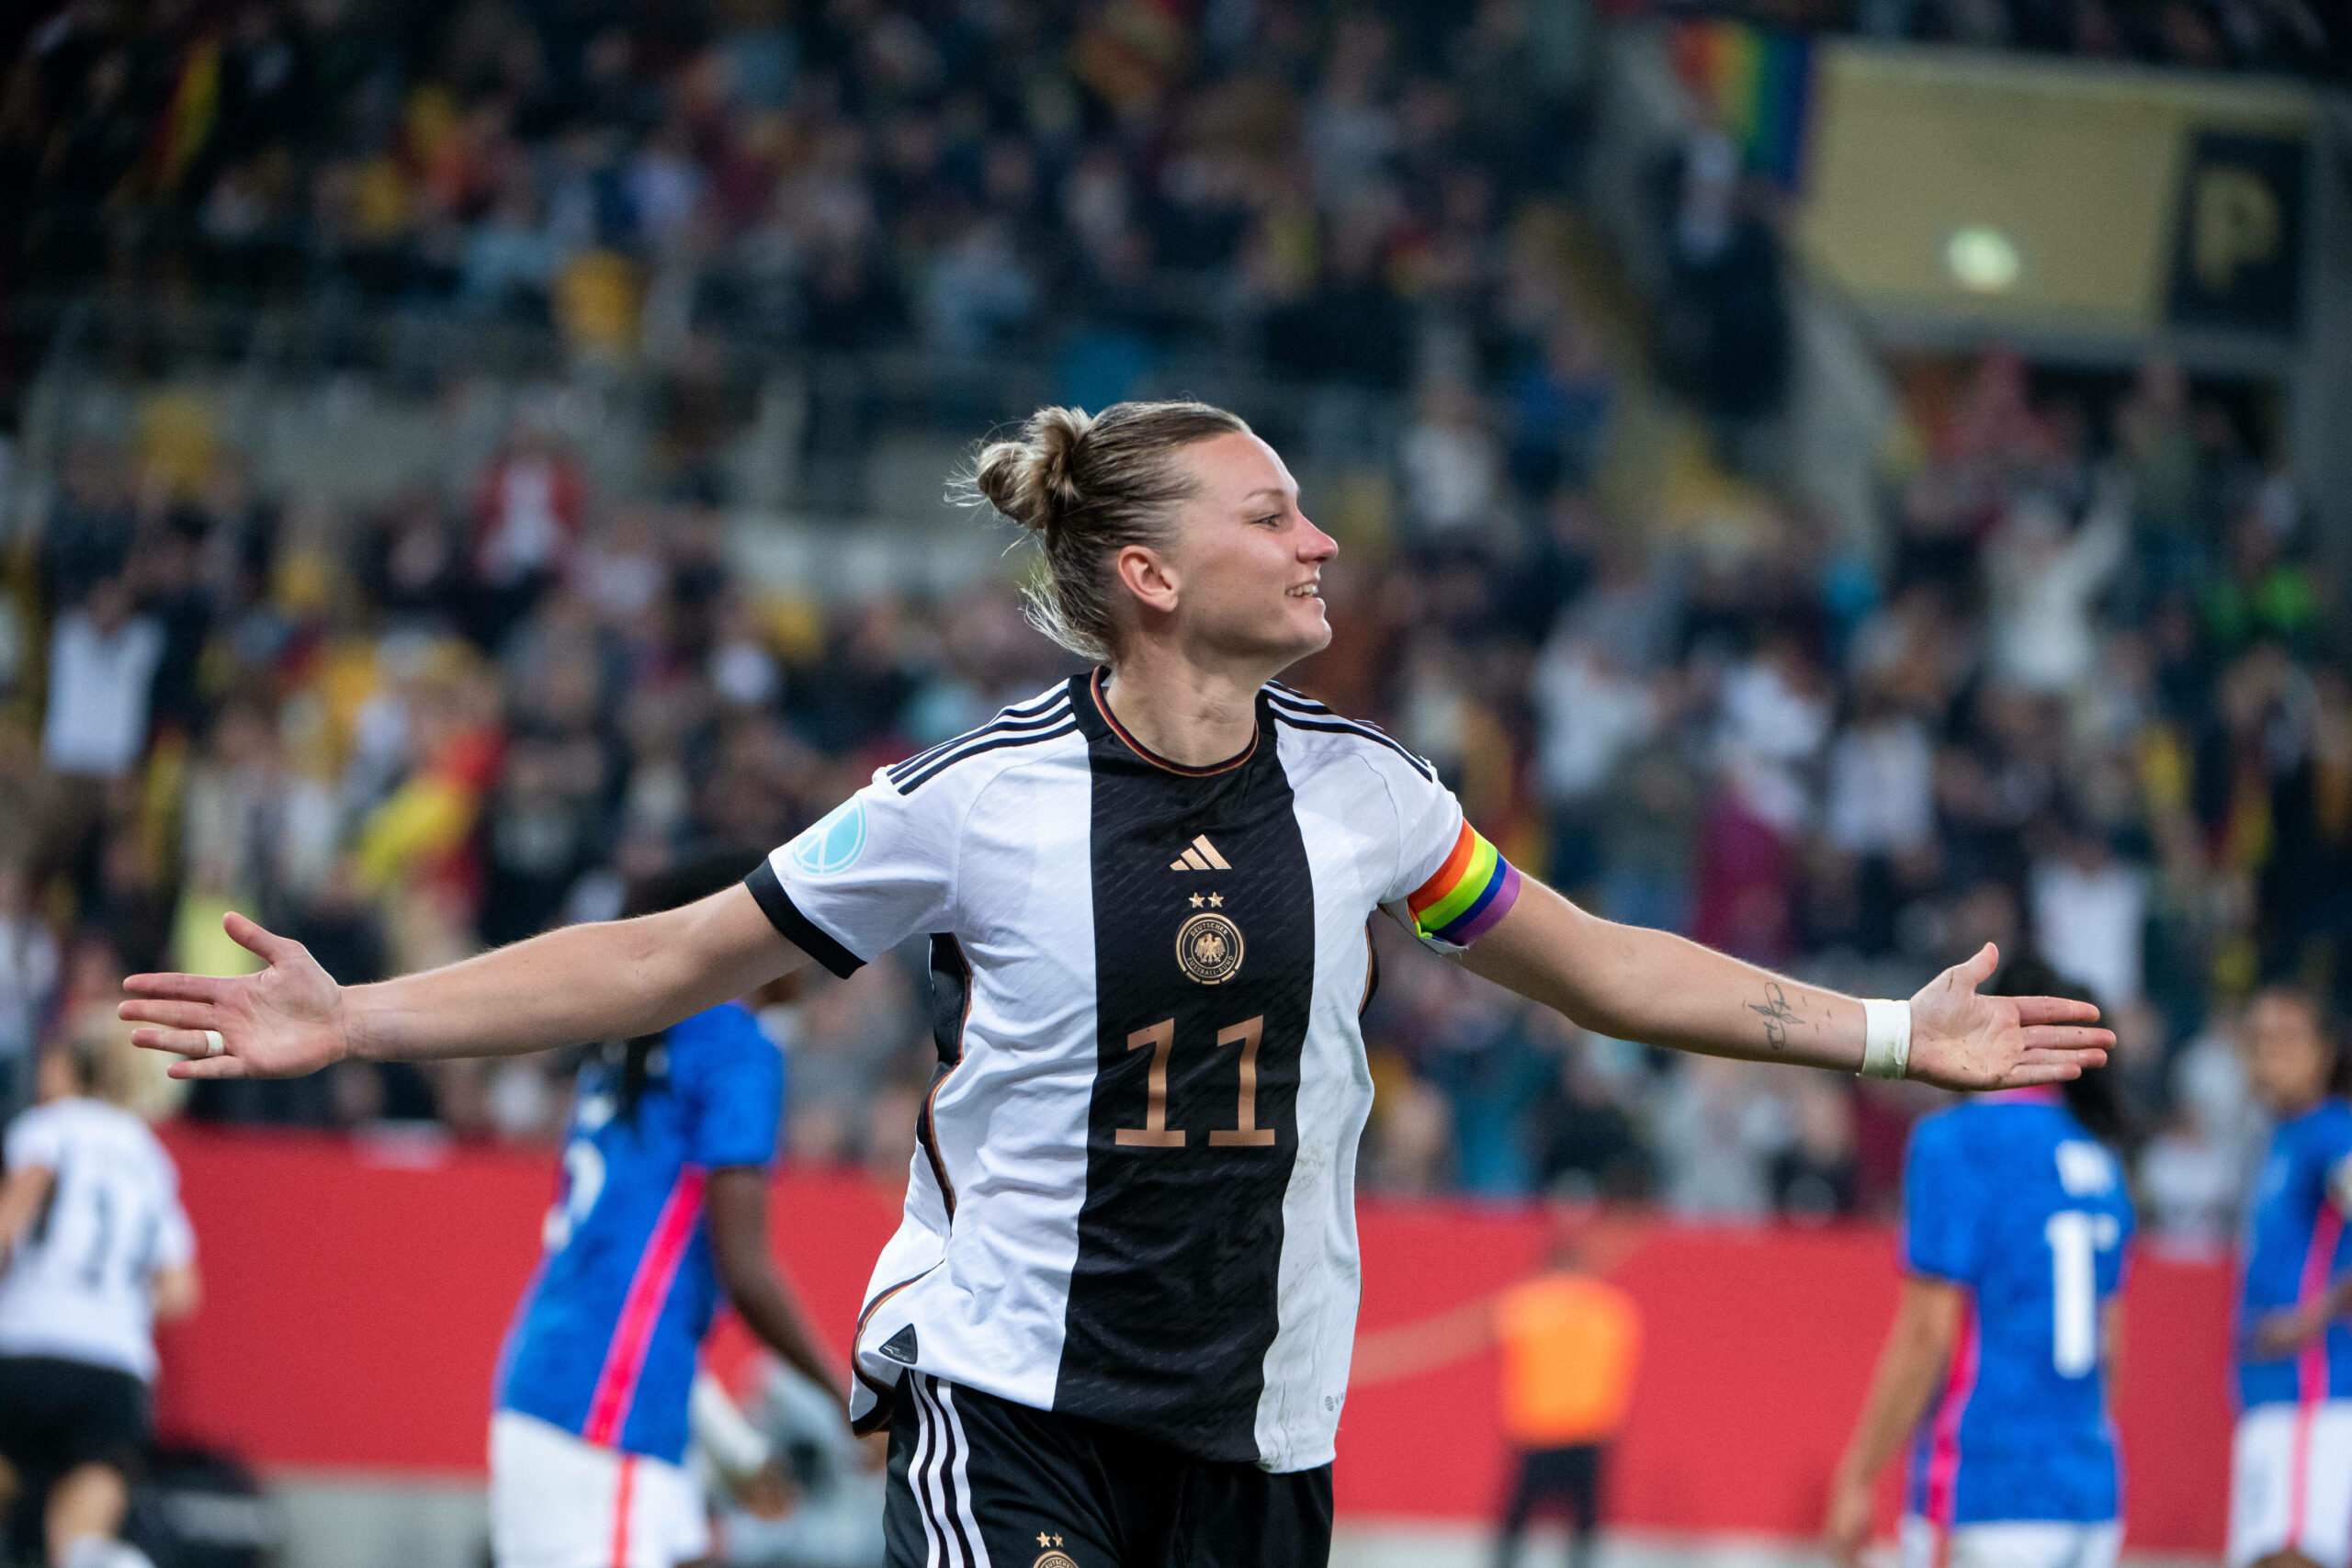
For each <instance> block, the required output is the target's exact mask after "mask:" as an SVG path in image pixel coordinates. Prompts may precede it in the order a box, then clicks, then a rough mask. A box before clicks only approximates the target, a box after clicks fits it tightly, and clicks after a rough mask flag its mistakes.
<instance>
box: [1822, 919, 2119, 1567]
mask: <svg viewBox="0 0 2352 1568" xmlns="http://www.w3.org/2000/svg"><path fill="white" fill-rule="evenodd" d="M1997 984H1998V987H1999V988H2000V989H2002V990H2005V991H2007V993H2008V994H2011V995H2015V994H2018V992H2019V991H2020V990H2024V991H2047V992H2050V993H2052V994H2060V995H2063V994H2065V990H2066V987H2064V983H2063V982H2061V981H2060V980H2059V979H2058V977H2057V976H2055V975H2054V974H2052V972H2051V971H2050V970H2049V969H2048V967H2047V966H2046V965H2044V964H2041V963H2040V962H2039V961H2038V960H2033V959H2021V960H2019V961H2018V963H2016V964H2012V965H2010V967H2009V969H2008V971H2007V972H2006V973H2005V974H2004V975H2003V976H2001V979H2000V981H1999V982H1998V983H1997ZM2112 1096H2113V1089H2112V1087H2111V1084H2110V1081H2109V1075H2108V1070H2107V1069H2104V1068H2101V1069H2098V1070H2095V1071H2092V1072H2086V1073H2085V1074H2084V1075H2083V1076H2082V1077H2079V1078H2077V1079H2075V1080H2074V1081H2072V1082H2070V1083H2068V1084H2066V1085H2065V1086H2064V1090H2063V1092H2062V1090H2061V1089H2056V1088H2044V1089H2012V1090H2008V1091H2006V1092H2003V1093H1996V1094H1985V1095H1978V1096H1976V1097H1974V1098H1973V1099H1971V1100H1966V1101H1964V1102H1962V1104H1960V1105H1957V1106H1954V1107H1952V1108H1951V1109H1950V1110H1947V1111H1939V1112H1938V1113H1936V1114H1935V1115H1932V1116H1928V1117H1927V1118H1925V1119H1924V1120H1922V1121H1921V1122H1919V1124H1918V1125H1917V1127H1916V1128H1914V1129H1913V1130H1912V1134H1911V1149H1910V1156H1909V1160H1908V1164H1907V1167H1906V1168H1905V1173H1904V1208H1905V1213H1904V1235H1903V1262H1904V1269H1905V1280H1904V1287H1903V1298H1902V1305H1901V1307H1900V1309H1899V1311H1898V1313H1897V1314H1896V1318H1895V1322H1894V1328H1893V1329H1892V1330H1891V1331H1890V1332H1889V1334H1888V1337H1887V1344H1886V1348H1885V1351H1884V1353H1883V1356H1882V1358H1881V1359H1880V1363H1879V1370H1878V1374H1877V1377H1876V1379H1875V1380H1874V1382H1873V1383H1872V1385H1871V1393H1870V1398H1869V1402H1868V1404H1866V1405H1865V1407H1864V1409H1863V1412H1862V1416H1861V1419H1860V1422H1859V1423H1858V1424H1857V1427H1856V1430H1855V1432H1854V1437H1853V1440H1852V1442H1851V1443H1850V1444H1849V1447H1848V1450H1847V1452H1846V1456H1845V1460H1844V1461H1843V1462H1842V1463H1841V1464H1840V1466H1839V1467H1838V1478H1837V1481H1836V1483H1835V1485H1834V1486H1833V1489H1832V1493H1831V1504H1830V1515H1829V1525H1828V1529H1827V1532H1826V1533H1827V1536H1828V1544H1829V1546H1830V1548H1831V1550H1832V1551H1834V1552H1835V1553H1836V1554H1837V1555H1838V1557H1839V1558H1841V1559H1842V1560H1844V1561H1846V1562H1852V1561H1853V1560H1854V1558H1855V1556H1856V1554H1857V1552H1858V1551H1859V1550H1860V1546H1861V1543H1862V1540H1863V1539H1864V1537H1865V1536H1866V1535H1867V1533H1868V1531H1869V1528H1870V1514H1871V1483H1872V1482H1873V1481H1874V1480H1875V1479H1876V1477H1877V1475H1878V1472H1880V1470H1881V1469H1882V1468H1883V1466H1884V1465H1885V1464H1886V1462H1887V1461H1889V1460H1891V1459H1893V1458H1894V1454H1895V1453H1896V1451H1897V1450H1899V1449H1900V1448H1902V1447H1903V1445H1904V1443H1905V1438H1906V1434H1907V1435H1908V1438H1909V1441H1910V1447H1911V1462H1910V1467H1909V1474H1908V1476H1907V1478H1906V1482H1907V1483H1906V1486H1905V1494H1904V1510H1903V1513H1904V1517H1903V1522H1902V1534H1901V1542H1902V1558H1903V1562H1904V1564H1905V1568H2111V1564H2113V1562H2115V1559H2116V1554H2117V1551H2118V1550H2119V1548H2120V1544H2121V1534H2122V1532H2121V1528H2120V1522H2119V1520H2118V1517H2117V1515H2118V1511H2119V1510H2118V1495H2119V1492H2120V1477H2119V1474H2118V1468H2119V1467H2118V1462H2117V1455H2116V1444H2115V1431H2114V1427H2113V1424H2112V1423H2111V1422H2110V1420H2109V1416H2108V1404H2107V1395H2108V1390H2107V1374H2108V1368H2109V1362H2110V1359H2111V1357H2112V1355H2113V1349H2114V1343H2115V1323H2116V1316H2117V1304H2118V1303H2117V1293H2118V1292H2119V1291H2120V1289H2121V1287H2122V1283H2123V1248H2124V1243H2125V1242H2126V1240H2127V1239H2128V1238H2129V1237H2130V1236H2131V1200H2130V1198H2129V1197H2128V1196H2126V1194H2125V1191H2124V1186H2123V1176H2122V1171H2121V1169H2120V1166H2119V1165H2118V1162H2117V1160H2116V1158H2115V1156H2114V1155H2113V1154H2112V1153H2110V1152H2109V1149H2108V1147H2107V1146H2106V1145H2103V1144H2102V1143H2101V1142H2100V1141H2099V1138H2098V1136H2095V1135H2094V1129H2096V1130H2097V1131H2098V1133H2101V1134H2109V1135H2111V1134H2113V1133H2114V1131H2115V1129H2116V1118H2115V1114H2114V1101H2113V1098H2112Z"/></svg>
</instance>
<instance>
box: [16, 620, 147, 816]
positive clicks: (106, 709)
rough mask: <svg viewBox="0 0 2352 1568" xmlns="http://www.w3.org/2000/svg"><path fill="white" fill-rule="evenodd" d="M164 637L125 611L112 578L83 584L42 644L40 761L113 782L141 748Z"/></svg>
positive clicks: (134, 760) (143, 746)
mask: <svg viewBox="0 0 2352 1568" xmlns="http://www.w3.org/2000/svg"><path fill="white" fill-rule="evenodd" d="M163 657H164V630H163V628H162V627H161V626H157V625H156V624H155V623H154V621H153V620H152V619H150V618H149V617H147V616H145V615H136V614H134V613H133V612H132V607H131V594H130V584H129V583H127V582H126V581H123V579H121V578H119V577H108V578H101V579H99V580H98V581H96V582H94V583H92V584H90V586H89V589H88V592H87V593H86V594H85V597H84V599H83V602H82V603H81V604H78V605H76V606H74V608H72V609H70V610H67V611H66V612H65V613H64V614H62V615H59V616H58V618H57V629H56V631H54V632H53V633H51V636H50V639H49V701H48V705H47V712H48V717H47V720H46V722H45V723H44V725H43V727H42V729H41V738H40V740H41V744H40V750H41V759H42V761H46V762H47V763H48V764H49V766H50V767H51V768H52V769H53V770H55V771H56V772H58V773H79V774H85V775H88V776H90V777H94V778H100V779H114V778H120V777H121V776H122V775H123V774H125V773H129V772H130V770H131V767H132V765H133V764H135V763H136V762H137V761H139V757H140V753H141V750H143V749H144V748H145V746H146V744H147V705H148V698H149V695H150V694H151V693H152V692H153V687H154V681H155V670H156V666H157V665H158V664H159V663H160V662H161V661H162V660H163Z"/></svg>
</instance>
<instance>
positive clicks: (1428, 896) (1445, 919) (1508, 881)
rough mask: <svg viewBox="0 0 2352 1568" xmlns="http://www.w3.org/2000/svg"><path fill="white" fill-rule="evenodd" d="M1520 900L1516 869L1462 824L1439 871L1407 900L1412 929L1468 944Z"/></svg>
mask: <svg viewBox="0 0 2352 1568" xmlns="http://www.w3.org/2000/svg"><path fill="white" fill-rule="evenodd" d="M1518 901H1519V870H1518V868H1517V867H1515V866H1513V865H1512V864H1511V863H1510V862H1509V861H1507V860H1505V859H1503V857H1502V855H1501V853H1500V852H1498V851H1497V850H1496V848H1495V846H1494V845H1492V844H1490V843H1488V842H1487V840H1486V839H1485V837H1484V836H1483V835H1481V834H1480V833H1479V832H1478V831H1477V829H1475V828H1473V827H1471V826H1470V824H1469V823H1467V822H1464V824H1463V825H1462V836H1461V837H1460V838H1458V839H1456V840H1453V853H1452V854H1450V855H1448V856H1446V857H1445V863H1444V864H1443V865H1442V866H1439V867H1438V868H1437V874H1436V875H1435V876H1432V877H1430V879H1429V880H1428V881H1427V882H1424V883H1422V884H1421V886H1419V888H1418V889H1416V890H1415V891H1414V893H1413V894H1412V895H1411V896H1410V897H1408V898H1407V899H1406V900H1405V908H1407V909H1408V910H1410V911H1411V913H1412V916H1413V930H1414V931H1418V932H1419V934H1420V935H1421V936H1422V937H1423V938H1425V939H1426V940H1428V941H1430V942H1439V943H1442V944H1443V945H1444V946H1447V947H1467V946H1469V945H1470V944H1471V943H1472V942H1476V941H1477V940H1478V939H1479V938H1480V937H1482V936H1484V935H1486V934H1487V932H1488V931H1492V930H1494V928H1495V922H1496V921H1498V920H1499V919H1502V918H1503V916H1504V914H1505V913H1507V912H1508V911H1509V910H1510V907H1511V906H1512V905H1513V904H1515V903H1517V902H1518Z"/></svg>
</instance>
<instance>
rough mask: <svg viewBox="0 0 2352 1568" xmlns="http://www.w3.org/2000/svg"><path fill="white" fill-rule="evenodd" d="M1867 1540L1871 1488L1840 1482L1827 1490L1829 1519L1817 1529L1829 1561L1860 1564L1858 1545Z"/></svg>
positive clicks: (1869, 1523)
mask: <svg viewBox="0 0 2352 1568" xmlns="http://www.w3.org/2000/svg"><path fill="white" fill-rule="evenodd" d="M1870 1538H1871V1489H1870V1488H1869V1487H1868V1486H1860V1485H1856V1484H1854V1483H1852V1482H1849V1481H1846V1480H1843V1479H1840V1480H1838V1481H1837V1482H1835V1483H1832V1484H1831V1486H1830V1488H1829V1517H1828V1519H1827V1521H1826V1523H1824V1524H1823V1525H1822V1527H1821V1544H1822V1547H1823V1548H1824V1550H1826V1551H1827V1552H1828V1553H1829V1555H1830V1556H1831V1558H1833V1559H1834V1560H1836V1561H1837V1562H1842V1563H1845V1564H1847V1568H1852V1565H1853V1564H1855V1563H1857V1562H1860V1561H1861V1558H1862V1545H1863V1543H1864V1542H1865V1541H1867V1540H1870Z"/></svg>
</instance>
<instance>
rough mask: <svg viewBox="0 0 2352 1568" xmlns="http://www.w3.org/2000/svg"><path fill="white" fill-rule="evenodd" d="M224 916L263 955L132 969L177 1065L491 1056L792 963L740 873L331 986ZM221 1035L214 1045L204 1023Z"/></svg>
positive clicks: (650, 1011)
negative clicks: (392, 975) (170, 969)
mask: <svg viewBox="0 0 2352 1568" xmlns="http://www.w3.org/2000/svg"><path fill="white" fill-rule="evenodd" d="M226 924H227V929H228V932H229V934H230V936H232V937H233V938H234V939H235V940H236V941H237V942H238V943H239V945H241V946H243V947H245V948H247V949H249V950H251V951H252V952H253V953H255V954H257V955H258V956H260V957H261V958H262V959H263V960H264V962H265V963H266V965H267V967H266V968H263V969H261V970H259V971H257V972H256V973H254V974H251V975H242V976H237V977H235V978H233V979H213V978H209V977H208V976H201V975H133V976H130V979H128V980H126V981H124V982H123V989H124V990H125V991H128V992H129V993H130V997H131V999H130V1001H127V1002H124V1003H123V1004H122V1006H121V1009H120V1012H121V1014H122V1016H123V1017H124V1018H126V1019H128V1020H130V1021H132V1022H134V1023H139V1024H143V1025H147V1026H148V1027H145V1028H141V1029H138V1030H134V1031H133V1032H132V1033H131V1039H132V1040H133V1041H135V1042H136V1043H139V1044H141V1045H144V1046H146V1047H148V1048H149V1049H151V1050H156V1051H170V1052H173V1053H175V1054H176V1055H182V1056H187V1057H190V1058H192V1059H191V1060H189V1061H185V1062H175V1063H173V1064H172V1076H173V1077H180V1078H242V1077H294V1076H296V1075H299V1074H302V1073H311V1072H316V1071H317V1070H318V1069H319V1068H321V1067H323V1066H329V1065H330V1064H332V1063H334V1062H339V1061H343V1060H345V1058H356V1059H358V1060H362V1061H419V1060H424V1059H427V1058H431V1057H437V1056H500V1055H515V1054H518V1053H521V1052H525V1051H543V1050H547V1049H548V1048H549V1047H552V1046H557V1045H570V1044H574V1043H579V1042H581V1041H586V1040H605V1039H611V1038H613V1037H615V1036H631V1035H638V1034H650V1033H652V1032H654V1031H656V1030H660V1029H666V1028H668V1027H669V1026H670V1025H671V1024H673V1023H675V1022H677V1021H679V1020H680V1019H682V1018H684V1017H686V1016H687V1015H688V1014H690V1013H695V1012H699V1011H701V1010H703V1009H705V1008H710V1007H716V1006H718V1004H719V1003H720V1002H723V1001H726V1000H728V999H729V998H732V997H740V996H741V995H743V994H744V993H745V992H747V991H751V990H754V989H757V988H758V987H760V986H762V985H763V984H765V983H766V982H768V981H770V980H773V979H775V977H776V976H779V975H782V974H785V973H786V972H787V971H789V970H792V969H795V968H797V967H798V966H799V965H800V964H802V963H804V962H805V961H806V959H805V955H804V954H803V953H801V952H800V950H799V949H798V948H797V947H795V946H793V945H792V944H791V943H790V942H786V941H785V939H784V938H783V937H782V936H780V935H778V934H777V932H776V929H775V926H774V925H772V924H770V923H769V920H768V918H767V916H766V915H765V914H763V913H762V912H761V909H760V906H759V904H758V902H757V901H756V900H755V899H753V898H752V895H751V892H750V890H749V889H747V888H743V887H729V888H728V889H726V890H725V891H724V892H719V893H714V894H712V895H711V896H710V897H707V898H705V899H702V900H700V901H699V902H697V903H693V904H688V905H686V906H685V907H684V908H677V909H670V910H665V911H664V912H662V913H661V914H658V915H646V916H643V917H641V918H639V919H633V920H611V921H602V922H598V923H595V924H592V925H578V926H566V927H564V928H563V929H561V930H560V931H548V933H547V934H545V935H544V936H535V937H533V938H531V940H530V941H528V942H516V943H515V945H514V946H512V947H502V948H499V949H498V950H496V951H495V952H492V953H482V954H481V955H479V956H477V957H473V958H469V959H466V960H465V961H464V962H462V963H458V964H446V965H444V966H443V967H441V968H439V969H428V970H425V971H424V973H422V974H417V975H405V976H401V978H399V979H397V980H386V981H383V982H381V983H379V984H377V985H372V986H338V985H336V984H335V983H334V980H333V979H331V978H329V977H328V976H327V972H326V971H325V970H323V969H322V968H320V967H319V964H318V961H317V960H316V959H314V958H312V957H311V954H310V950H309V949H307V948H305V947H304V946H303V945H302V944H301V943H300V942H289V941H288V940H287V939H286V938H284V937H282V936H277V935H275V934H273V933H271V932H269V931H264V930H263V929H262V928H261V927H260V926H257V925H255V924H254V922H253V921H251V920H249V919H245V918H244V917H243V915H233V914H232V915H231V916H229V917H228V919H227V922H226ZM208 1030H210V1031H214V1032H218V1033H219V1034H220V1041H221V1046H222V1054H220V1055H207V1053H208V1051H209V1050H210V1049H211V1046H210V1043H209V1041H208V1039H207V1037H206V1033H205V1032H206V1031H208Z"/></svg>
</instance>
